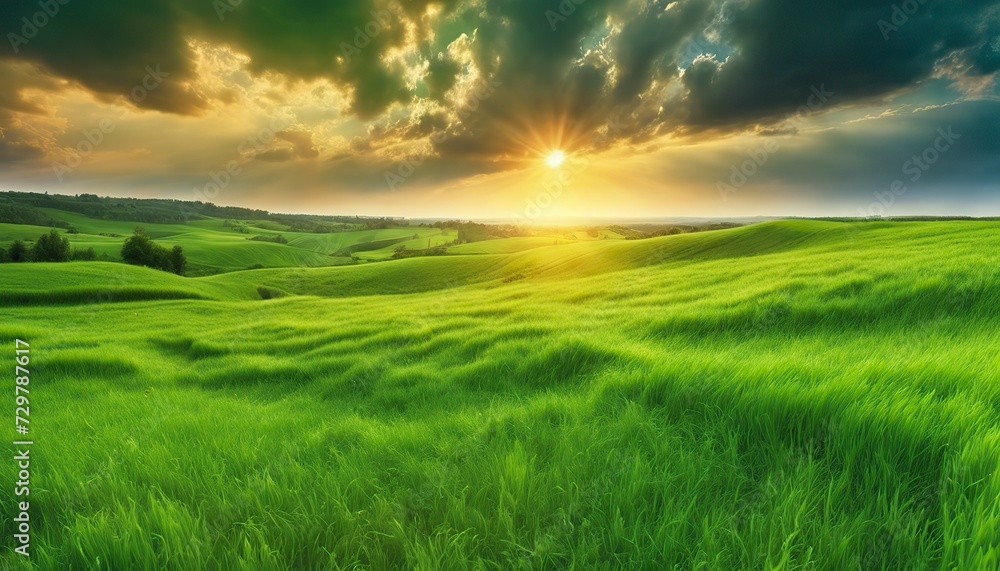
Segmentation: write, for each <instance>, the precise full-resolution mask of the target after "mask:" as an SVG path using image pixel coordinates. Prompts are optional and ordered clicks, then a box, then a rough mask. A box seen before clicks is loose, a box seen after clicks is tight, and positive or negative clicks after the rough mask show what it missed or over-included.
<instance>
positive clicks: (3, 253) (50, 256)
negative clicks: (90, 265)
mask: <svg viewBox="0 0 1000 571" xmlns="http://www.w3.org/2000/svg"><path fill="white" fill-rule="evenodd" d="M96 259H97V254H96V253H95V252H94V249H93V248H87V249H85V250H75V249H73V248H72V247H70V244H69V238H65V237H63V236H60V235H59V231H58V230H56V229H54V228H53V229H52V230H50V231H49V233H48V234H42V235H41V236H39V237H38V240H35V243H34V244H32V245H31V246H30V247H29V246H28V245H27V244H25V243H24V242H23V241H22V240H14V243H13V244H11V245H10V248H7V249H4V248H0V262H2V263H17V262H68V261H70V260H96Z"/></svg>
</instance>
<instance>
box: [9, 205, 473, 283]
mask: <svg viewBox="0 0 1000 571" xmlns="http://www.w3.org/2000/svg"><path fill="white" fill-rule="evenodd" d="M38 210H40V211H41V212H44V213H45V214H47V215H48V216H51V217H52V218H53V219H55V220H59V221H64V222H67V223H69V224H71V225H72V226H73V227H74V228H75V229H76V230H78V231H79V233H78V234H66V237H67V238H69V240H70V242H71V244H72V245H73V247H75V248H80V249H86V248H93V249H94V252H95V253H96V254H97V255H98V256H100V255H101V254H105V255H107V256H109V257H111V258H118V257H119V256H120V252H121V247H122V243H123V242H124V240H125V238H126V237H127V236H129V235H131V234H132V231H133V230H134V229H135V228H136V227H137V226H142V227H143V228H145V229H146V231H147V233H148V234H149V235H150V237H152V238H153V239H154V240H155V241H157V242H158V243H163V244H164V245H166V246H168V247H172V246H174V245H178V246H181V247H182V248H183V249H184V253H185V255H186V257H187V259H188V265H189V268H190V269H191V272H192V273H193V274H195V275H198V274H204V273H215V272H227V271H234V270H244V269H247V268H249V267H251V266H258V265H259V266H263V267H265V268H282V267H317V266H338V265H345V264H351V263H353V260H352V258H351V255H350V254H346V255H339V256H335V255H334V254H338V253H341V254H343V252H342V251H343V250H345V249H347V248H351V247H361V248H364V245H365V244H367V243H369V242H374V243H379V242H381V241H387V240H388V241H393V240H399V241H401V242H402V243H404V244H405V245H407V247H410V248H413V249H416V248H419V247H423V248H426V247H427V243H428V241H430V242H431V244H432V245H434V246H437V245H440V244H443V243H446V242H450V241H451V240H454V238H455V236H454V231H452V235H451V236H450V237H448V236H444V235H443V234H442V231H441V230H440V229H437V228H388V229H384V230H361V231H351V232H337V233H329V234H312V233H302V232H288V231H286V230H285V229H284V228H283V227H282V225H281V224H278V223H275V222H271V221H266V220H264V221H248V223H249V224H253V225H255V226H251V228H250V232H249V233H247V234H241V233H239V232H236V231H235V230H233V229H231V228H227V227H225V226H224V222H225V221H224V220H211V219H208V220H192V221H191V222H189V223H188V224H148V223H138V222H120V221H114V220H98V219H94V218H88V217H86V216H83V215H81V214H77V213H74V212H66V211H62V210H54V209H51V208H40V209H38ZM49 230H50V228H47V227H42V226H28V225H16V224H3V223H0V247H9V245H10V243H11V242H13V241H14V240H25V241H28V240H32V241H33V240H36V239H37V238H38V237H39V236H40V235H41V234H43V233H46V232H48V231H49ZM101 234H118V235H120V236H119V237H109V236H102V235H101ZM277 234H281V235H282V236H284V237H285V238H286V239H287V240H288V244H275V243H272V242H261V241H253V240H249V239H248V238H250V237H252V236H255V235H260V236H274V235H277ZM412 236H417V237H418V239H416V240H409V241H407V240H403V239H404V238H406V237H412ZM392 254H393V249H392V247H386V248H382V247H381V246H379V247H376V248H373V249H372V250H371V251H364V252H363V253H359V255H358V256H357V258H359V259H363V260H384V259H389V258H391V257H392Z"/></svg>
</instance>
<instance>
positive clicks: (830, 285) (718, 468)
mask: <svg viewBox="0 0 1000 571" xmlns="http://www.w3.org/2000/svg"><path fill="white" fill-rule="evenodd" d="M185 228H186V231H187V232H188V233H191V232H195V231H198V232H206V233H207V232H216V233H220V234H222V232H220V231H218V230H215V229H211V228H196V229H194V230H192V228H191V227H185ZM422 230H436V229H422ZM418 231H419V230H417V229H414V230H413V232H411V235H412V233H414V232H418ZM81 232H82V229H81ZM284 235H285V236H286V237H287V238H288V239H289V242H290V243H289V246H291V245H292V244H293V243H295V242H296V240H298V244H299V246H297V248H298V249H299V250H303V251H306V250H308V251H311V252H313V253H316V254H317V255H319V253H320V252H325V251H326V250H328V249H330V248H331V247H340V243H335V242H334V241H333V240H335V239H340V238H343V236H340V235H339V234H333V235H316V237H315V238H314V237H312V236H297V235H296V236H293V235H292V234H289V233H284ZM384 235H385V234H371V235H367V236H366V237H367V238H369V240H366V241H371V239H374V238H373V236H384ZM169 236H170V235H162V237H161V238H157V240H158V241H162V242H164V243H165V244H170V240H169V239H168V237H169ZM176 236H178V238H179V237H180V234H176ZM205 236H206V238H205V239H207V235H205ZM429 236H430V237H431V239H433V236H434V234H430V235H429ZM335 237H336V238H335ZM397 237H400V236H397ZM403 237H405V235H403ZM307 238H312V239H313V240H314V241H313V242H308V240H307ZM357 239H358V240H360V239H361V238H360V237H359V238H357ZM421 239H426V238H421ZM323 240H329V241H325V242H324V241H323ZM544 240H546V241H547V242H548V244H542V243H540V242H539V241H537V240H535V241H533V242H526V241H524V240H522V239H506V240H494V241H488V242H482V243H477V244H470V245H467V246H459V247H453V248H450V249H449V255H446V256H435V257H424V258H410V259H403V260H393V261H390V262H385V263H377V264H359V265H352V266H345V267H314V268H308V267H296V268H274V269H261V270H253V271H239V272H232V273H226V274H220V275H214V276H209V277H201V278H183V277H179V276H174V275H171V274H166V273H163V272H156V271H153V270H147V269H144V268H136V267H132V266H126V265H122V264H112V263H99V262H73V263H62V264H5V265H2V266H0V339H2V343H3V344H4V346H8V347H13V339H14V338H15V337H16V338H21V339H25V340H27V341H29V342H30V343H31V347H32V367H33V371H32V373H33V377H32V387H33V389H32V405H33V406H34V407H37V413H36V415H35V416H33V417H32V418H33V419H34V418H37V419H38V421H37V424H36V423H34V422H33V423H32V431H33V434H35V438H37V440H38V442H39V450H40V451H43V453H44V455H40V457H39V458H41V459H40V460H37V474H36V475H33V478H34V480H33V485H34V487H33V489H32V500H33V501H35V502H37V507H36V508H35V509H36V511H35V512H33V514H32V517H33V518H36V517H37V518H38V520H39V522H41V523H39V524H38V525H37V528H36V531H35V532H34V533H35V535H34V536H33V541H34V545H35V550H36V551H35V553H36V556H35V561H36V563H37V568H38V569H91V568H96V566H97V565H98V564H97V563H96V562H97V561H98V560H99V561H100V562H101V563H100V565H101V567H100V568H110V569H124V568H133V567H134V566H135V565H136V562H143V563H142V564H143V565H145V567H144V568H149V569H201V568H206V567H207V568H209V569H303V568H324V569H325V568H330V569H351V568H372V569H394V568H415V569H466V568H468V569H512V568H525V569H591V568H604V569H619V568H636V569H725V570H731V569H824V570H825V569H829V570H843V569H942V570H944V569H995V568H997V566H998V563H1000V539H998V538H1000V536H998V534H997V533H996V530H997V529H998V526H1000V500H998V498H1000V475H998V473H997V466H998V465H1000V447H998V444H1000V415H998V406H1000V265H998V261H1000V260H998V254H997V252H998V251H1000V250H998V247H1000V226H998V225H997V223H991V222H914V223H859V224H846V223H838V222H817V221H804V220H799V221H785V222H772V223H766V224H759V225H754V226H750V227H745V228H738V229H733V230H724V231H717V232H706V233H699V234H683V235H677V236H667V237H662V238H654V239H648V240H630V241H626V240H589V241H579V242H568V241H566V243H561V244H559V245H554V244H553V241H554V239H548V238H546V239H544ZM343 243H348V242H346V241H345V242H343ZM192 244H194V242H192ZM220 244H221V245H222V246H220V252H221V251H224V250H225V248H224V245H225V244H228V242H220ZM307 244H308V247H307ZM528 244H531V246H530V247H527V246H528ZM268 245H271V244H268ZM522 246H524V247H522ZM186 248H187V246H185V249H186ZM192 248H194V246H192ZM206 255H207V254H206ZM213 255H217V256H222V255H223V254H221V253H217V254H213ZM259 287H267V288H271V289H274V290H278V291H280V292H281V293H283V294H285V297H282V298H280V299H271V300H262V299H261V298H260V297H261V296H260V294H259V293H258V291H257V290H258V288H259ZM33 412H35V410H34V409H33ZM0 470H6V471H7V472H6V475H7V476H8V477H12V476H13V475H12V474H11V473H10V472H11V471H12V470H14V465H13V464H12V463H10V462H7V463H4V464H3V467H2V468H0ZM8 481H10V480H8ZM36 496H37V497H36ZM0 499H2V501H3V502H4V506H5V507H7V506H9V505H10V504H11V502H13V501H14V496H13V495H12V492H11V490H10V489H5V490H4V491H3V492H0ZM33 505H35V504H33ZM3 525H4V528H3V532H4V533H5V534H7V535H8V536H9V535H10V534H11V533H12V531H11V530H12V528H11V526H10V525H11V524H10V522H6V521H5V522H4V524H3ZM206 562H207V563H206ZM5 565H6V567H4V568H11V569H19V568H24V567H23V565H21V561H20V559H19V558H18V556H16V555H12V554H10V553H5V554H4V555H2V556H0V567H2V566H5ZM140 568H143V567H140Z"/></svg>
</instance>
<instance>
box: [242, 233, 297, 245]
mask: <svg viewBox="0 0 1000 571" xmlns="http://www.w3.org/2000/svg"><path fill="white" fill-rule="evenodd" d="M247 240H253V241H255V242H274V243H275V244H287V243H288V239H287V238H285V237H284V236H282V235H281V234H277V235H275V236H253V237H250V238H247Z"/></svg>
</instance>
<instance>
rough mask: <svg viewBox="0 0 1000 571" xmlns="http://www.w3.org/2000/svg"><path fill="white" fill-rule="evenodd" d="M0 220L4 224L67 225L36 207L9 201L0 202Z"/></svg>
mask: <svg viewBox="0 0 1000 571" xmlns="http://www.w3.org/2000/svg"><path fill="white" fill-rule="evenodd" d="M0 222H4V223H6V224H30V225H32V226H55V227H57V228H58V227H67V226H69V224H68V223H66V222H63V221H61V220H55V219H53V218H52V217H51V216H49V215H48V214H46V213H44V212H42V211H41V210H38V209H37V208H32V207H30V206H24V205H21V204H14V203H10V202H7V203H3V202H0Z"/></svg>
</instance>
